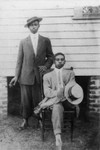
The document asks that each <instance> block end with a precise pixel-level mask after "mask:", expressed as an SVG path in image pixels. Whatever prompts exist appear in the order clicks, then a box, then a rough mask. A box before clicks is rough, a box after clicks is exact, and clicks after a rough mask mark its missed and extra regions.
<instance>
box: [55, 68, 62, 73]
mask: <svg viewBox="0 0 100 150" xmlns="http://www.w3.org/2000/svg"><path fill="white" fill-rule="evenodd" d="M54 69H55V71H56V72H59V71H60V72H62V69H63V67H62V68H60V69H58V68H56V67H55V68H54Z"/></svg>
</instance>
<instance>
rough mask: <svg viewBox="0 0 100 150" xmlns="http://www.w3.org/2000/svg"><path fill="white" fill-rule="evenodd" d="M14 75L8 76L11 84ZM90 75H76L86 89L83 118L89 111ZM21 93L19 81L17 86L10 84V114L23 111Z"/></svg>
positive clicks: (82, 105)
mask: <svg viewBox="0 0 100 150" xmlns="http://www.w3.org/2000/svg"><path fill="white" fill-rule="evenodd" d="M11 79H12V77H8V78H7V82H8V84H9V82H10V80H11ZM89 79H90V77H89V76H76V82H77V83H78V84H80V85H81V86H82V88H83V91H84V99H83V101H82V103H81V104H80V117H81V118H83V119H85V120H86V119H87V113H88V83H89ZM20 102H21V95H20V86H19V84H18V83H17V84H16V86H15V87H12V88H10V87H9V86H8V114H11V115H20V112H21V106H20Z"/></svg>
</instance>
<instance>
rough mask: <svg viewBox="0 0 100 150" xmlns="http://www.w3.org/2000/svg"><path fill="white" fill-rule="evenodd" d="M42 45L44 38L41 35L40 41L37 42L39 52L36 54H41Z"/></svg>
mask: <svg viewBox="0 0 100 150" xmlns="http://www.w3.org/2000/svg"><path fill="white" fill-rule="evenodd" d="M42 46H43V38H42V36H41V35H39V38H38V43H37V53H36V56H38V55H39V54H41V49H42Z"/></svg>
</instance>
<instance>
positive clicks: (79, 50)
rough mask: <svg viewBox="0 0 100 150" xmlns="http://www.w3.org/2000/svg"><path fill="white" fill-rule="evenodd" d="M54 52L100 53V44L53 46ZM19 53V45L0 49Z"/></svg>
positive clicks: (6, 52) (1, 51)
mask: <svg viewBox="0 0 100 150" xmlns="http://www.w3.org/2000/svg"><path fill="white" fill-rule="evenodd" d="M53 51H54V53H57V52H58V51H63V53H67V54H70V55H71V54H82V55H84V54H87V55H88V54H89V55H90V53H91V54H100V47H99V46H88V47H87V46H84V47H82V46H80V47H79V46H78V47H63V46H62V47H53ZM17 53H18V46H16V47H2V48H1V49H0V55H1V54H3V55H9V54H10V55H11V54H17Z"/></svg>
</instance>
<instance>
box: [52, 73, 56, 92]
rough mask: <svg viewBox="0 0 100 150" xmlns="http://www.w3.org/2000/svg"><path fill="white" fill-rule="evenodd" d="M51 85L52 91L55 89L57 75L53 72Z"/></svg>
mask: <svg viewBox="0 0 100 150" xmlns="http://www.w3.org/2000/svg"><path fill="white" fill-rule="evenodd" d="M52 84H53V87H54V89H57V75H56V72H55V70H53V71H52Z"/></svg>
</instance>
